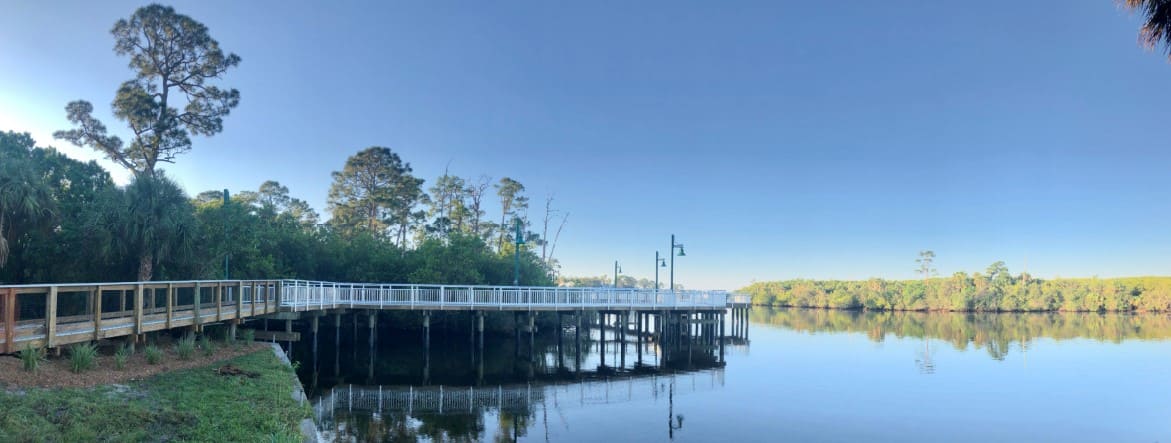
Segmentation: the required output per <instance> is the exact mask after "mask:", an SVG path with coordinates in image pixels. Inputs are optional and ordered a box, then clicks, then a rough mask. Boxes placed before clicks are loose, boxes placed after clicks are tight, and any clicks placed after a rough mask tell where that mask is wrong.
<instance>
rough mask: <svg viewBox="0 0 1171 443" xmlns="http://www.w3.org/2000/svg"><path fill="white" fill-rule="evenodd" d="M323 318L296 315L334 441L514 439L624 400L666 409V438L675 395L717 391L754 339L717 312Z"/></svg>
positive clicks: (675, 417)
mask: <svg viewBox="0 0 1171 443" xmlns="http://www.w3.org/2000/svg"><path fill="white" fill-rule="evenodd" d="M326 318H327V319H328V320H331V321H323V322H321V323H320V325H319V327H314V326H312V325H310V324H308V322H303V323H302V324H298V326H297V328H298V329H300V330H302V331H303V333H302V335H301V337H302V338H301V341H300V342H298V343H294V344H292V357H293V359H294V360H295V361H298V362H300V368H299V370H298V375H299V376H300V377H301V379H302V382H303V384H304V385H305V388H306V390H307V392H308V394H309V396H310V398H311V401H312V403H313V405H312V406H313V413H314V418H315V420H316V422H317V423H318V427H319V429H320V430H321V431H322V434H323V436H325V437H326V438H328V439H336V440H352V439H356V440H357V441H384V440H388V439H389V440H397V439H407V440H410V439H419V438H431V439H434V440H449V439H460V440H483V439H487V438H490V436H495V437H493V438H497V439H501V438H504V439H506V440H512V439H514V438H518V437H523V436H524V435H527V433H529V432H533V429H531V428H535V427H547V426H548V422H547V420H548V419H549V415H552V416H553V418H554V420H556V421H557V423H555V425H557V424H558V423H559V424H562V425H564V421H565V411H568V410H574V409H577V410H580V409H582V408H589V407H602V406H605V405H613V404H616V403H628V402H633V403H638V404H646V405H650V406H651V407H660V408H662V412H661V414H662V416H669V417H671V418H670V420H669V421H670V423H667V424H665V425H663V428H662V432H663V436H664V437H666V438H670V437H672V436H673V434H674V432H675V430H676V429H677V428H678V427H679V426H682V424H683V416H682V415H681V414H676V412H675V411H674V408H673V402H674V398H675V396H678V395H687V394H689V393H693V392H696V391H704V390H713V389H721V388H722V386H723V385H724V372H723V366H724V354H725V352H736V350H735V349H736V348H739V347H742V346H744V344H746V342H747V341H746V339H744V338H742V336H741V337H733V336H730V335H728V336H724V337H723V338H721V336H722V335H723V334H721V333H720V324H719V321H718V319H716V318H715V317H711V318H708V319H706V320H707V321H706V322H705V319H703V318H698V319H696V321H695V322H694V323H695V324H693V325H692V326H691V327H687V325H686V324H682V323H679V324H670V323H669V322H665V323H664V326H663V328H662V330H659V329H658V326H657V325H656V324H655V321H654V320H655V319H653V318H649V317H648V318H645V319H641V318H640V319H638V320H636V321H631V320H630V319H632V318H635V316H623V315H611V316H605V317H603V316H598V315H595V316H594V317H593V318H590V317H589V316H586V320H584V321H583V324H582V328H580V329H579V328H578V327H577V325H576V324H575V322H574V321H568V322H562V325H563V326H562V327H561V328H556V327H547V328H544V330H538V333H535V334H529V333H528V332H527V331H523V332H521V331H518V332H521V333H519V334H508V333H497V334H491V333H490V334H486V335H484V336H477V334H474V333H473V334H469V332H468V329H466V328H465V329H461V328H459V327H458V326H460V325H458V324H454V325H453V324H452V323H454V322H453V321H448V322H446V323H445V324H435V325H434V329H435V330H434V331H433V332H432V333H431V334H426V335H422V336H421V335H420V334H419V331H418V330H417V329H416V330H411V329H409V328H407V329H402V330H398V329H391V328H389V327H387V326H385V325H386V323H387V322H381V321H380V322H369V320H366V319H367V317H366V316H364V315H353V316H344V315H343V316H330V317H326ZM447 320H451V318H450V317H448V318H447ZM729 320H731V321H729V324H728V325H727V326H728V327H727V333H728V334H731V333H733V332H734V331H735V332H736V333H737V334H740V333H742V332H746V330H747V326H746V325H745V324H741V323H745V322H744V320H741V319H739V318H733V317H729ZM745 320H746V318H745ZM427 321H428V322H429V323H430V322H431V319H427ZM457 321H458V320H457ZM559 321H560V320H559ZM636 322H638V323H637V324H636ZM371 323H374V324H375V328H377V329H372V328H369V325H370V324H371ZM517 323H518V324H520V325H524V324H525V323H526V321H525V320H520V319H518V322H517ZM624 325H625V327H623V326H624ZM314 329H316V333H314ZM371 330H373V331H377V333H375V334H370V333H369V331H371ZM432 334H434V337H431V335H432ZM372 338H373V340H372ZM728 348H733V349H731V350H729V349H728ZM488 423H495V424H496V426H488ZM489 428H496V429H489ZM546 430H547V429H546Z"/></svg>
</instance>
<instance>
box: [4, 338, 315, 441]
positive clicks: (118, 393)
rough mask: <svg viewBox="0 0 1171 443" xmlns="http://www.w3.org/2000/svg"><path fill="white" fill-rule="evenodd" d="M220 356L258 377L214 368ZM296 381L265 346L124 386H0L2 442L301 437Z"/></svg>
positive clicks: (305, 411) (304, 410) (302, 414)
mask: <svg viewBox="0 0 1171 443" xmlns="http://www.w3.org/2000/svg"><path fill="white" fill-rule="evenodd" d="M148 349H149V348H148ZM225 363H227V364H231V365H234V366H236V367H239V368H241V369H244V370H246V371H255V372H258V373H260V376H259V377H257V378H247V377H224V376H220V375H216V374H215V373H214V372H213V371H212V370H211V369H212V368H216V367H219V365H221V364H225ZM293 383H295V379H294V376H293V372H292V369H290V368H289V367H288V366H286V365H284V364H283V363H281V362H280V360H278V359H277V357H276V356H275V355H273V353H272V351H271V350H269V349H264V350H261V351H258V352H255V353H252V354H249V355H245V356H241V357H237V358H234V359H231V360H229V361H226V362H221V363H217V364H215V365H212V366H210V367H201V368H193V369H188V370H183V371H175V372H171V373H166V374H161V375H158V376H155V377H152V378H150V379H147V380H145V381H140V382H133V383H131V384H130V385H129V388H128V389H127V388H120V389H118V388H114V387H110V386H102V387H97V388H90V389H28V390H26V391H24V392H22V393H19V394H15V393H7V392H5V391H3V390H0V404H3V405H4V407H3V408H0V441H300V432H299V431H298V424H299V422H300V420H301V419H304V418H308V417H309V406H308V404H304V405H298V404H297V401H295V400H293V398H292V390H293Z"/></svg>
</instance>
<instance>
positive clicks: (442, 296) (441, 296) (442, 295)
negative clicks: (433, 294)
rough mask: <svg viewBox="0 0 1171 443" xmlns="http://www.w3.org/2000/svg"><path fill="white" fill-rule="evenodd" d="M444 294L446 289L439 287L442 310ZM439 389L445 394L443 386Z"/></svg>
mask: <svg viewBox="0 0 1171 443" xmlns="http://www.w3.org/2000/svg"><path fill="white" fill-rule="evenodd" d="M444 292H445V291H444V287H443V286H440V287H439V307H440V308H442V307H443V298H444V296H445V295H446V294H444ZM439 389H440V391H439V392H440V393H442V392H443V391H442V389H443V387H442V386H440V387H439Z"/></svg>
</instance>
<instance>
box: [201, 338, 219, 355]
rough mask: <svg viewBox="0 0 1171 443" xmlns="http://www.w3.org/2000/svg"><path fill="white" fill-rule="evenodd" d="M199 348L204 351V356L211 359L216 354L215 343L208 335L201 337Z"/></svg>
mask: <svg viewBox="0 0 1171 443" xmlns="http://www.w3.org/2000/svg"><path fill="white" fill-rule="evenodd" d="M199 348H200V349H203V355H206V356H208V357H210V356H211V355H212V354H215V342H214V341H212V340H211V337H210V336H208V335H207V334H204V335H202V336H200V337H199Z"/></svg>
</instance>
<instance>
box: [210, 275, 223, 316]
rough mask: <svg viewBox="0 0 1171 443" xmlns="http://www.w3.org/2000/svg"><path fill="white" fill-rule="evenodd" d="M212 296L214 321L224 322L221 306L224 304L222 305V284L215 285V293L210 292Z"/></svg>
mask: <svg viewBox="0 0 1171 443" xmlns="http://www.w3.org/2000/svg"><path fill="white" fill-rule="evenodd" d="M212 296H213V297H215V321H217V322H220V321H224V306H223V304H224V303H223V300H224V284H223V283H216V285H215V291H214V292H212Z"/></svg>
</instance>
